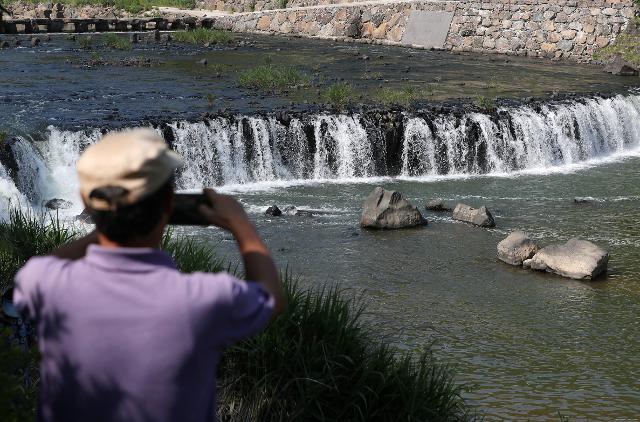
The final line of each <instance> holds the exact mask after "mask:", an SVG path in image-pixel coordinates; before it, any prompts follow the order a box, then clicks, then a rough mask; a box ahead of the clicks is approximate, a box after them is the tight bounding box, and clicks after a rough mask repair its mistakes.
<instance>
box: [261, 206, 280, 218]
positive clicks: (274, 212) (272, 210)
mask: <svg viewBox="0 0 640 422" xmlns="http://www.w3.org/2000/svg"><path fill="white" fill-rule="evenodd" d="M264 213H265V215H270V216H272V217H279V216H281V215H282V211H281V210H280V208H278V206H277V205H272V206H270V207H269V208H267V210H266V211H265V212H264Z"/></svg>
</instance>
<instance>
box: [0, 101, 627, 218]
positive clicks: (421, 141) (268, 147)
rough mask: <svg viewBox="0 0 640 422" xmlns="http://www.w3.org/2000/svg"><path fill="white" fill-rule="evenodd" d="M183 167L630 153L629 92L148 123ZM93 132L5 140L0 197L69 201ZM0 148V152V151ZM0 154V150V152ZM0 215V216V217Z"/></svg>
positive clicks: (322, 174)
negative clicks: (451, 109)
mask: <svg viewBox="0 0 640 422" xmlns="http://www.w3.org/2000/svg"><path fill="white" fill-rule="evenodd" d="M156 129H157V130H158V131H159V133H162V134H163V135H164V136H165V138H166V139H167V141H168V142H169V143H170V145H171V147H172V148H173V149H175V150H176V151H177V152H178V153H180V154H181V155H182V156H183V157H184V158H185V161H186V163H187V165H186V167H185V168H184V169H182V170H181V172H180V173H179V175H178V178H177V186H178V188H179V189H197V188H199V187H202V186H221V185H238V184H250V183H256V182H265V183H272V182H275V181H293V180H317V181H326V180H353V179H366V178H369V177H374V176H401V177H418V178H424V177H431V176H440V175H465V176H468V175H471V176H473V175H482V174H502V175H503V174H510V173H514V172H519V171H537V170H542V171H553V170H554V169H557V168H563V167H564V166H570V165H574V164H579V163H583V162H586V161H589V162H592V163H593V162H597V161H598V160H602V159H608V158H610V157H616V156H621V155H625V154H631V153H635V152H636V151H638V149H640V95H638V94H637V93H635V94H628V95H617V96H614V97H611V98H584V99H578V100H571V101H564V102H557V103H546V104H538V105H521V106H517V107H505V108H499V109H498V110H494V111H493V112H491V113H479V112H469V113H463V114H459V113H457V114H456V113H447V112H440V113H433V112H427V111H425V112H417V113H411V114H410V113H406V112H405V113H403V112H397V111H394V112H387V113H380V112H361V113H359V114H353V115H347V114H337V115H329V114H316V115H314V114H297V115H294V116H292V117H289V118H283V117H282V116H280V117H279V118H277V117H275V116H261V115H254V116H242V115H238V116H231V117H216V118H211V119H207V120H204V121H200V122H181V121H178V122H173V123H169V124H166V125H160V126H158V127H157V128H156ZM100 135H101V132H100V131H98V130H88V131H79V132H74V131H64V130H60V129H57V128H55V127H50V128H49V129H48V133H47V134H46V136H45V138H46V139H44V140H39V141H37V140H33V139H28V138H17V139H16V140H15V142H13V143H11V145H10V146H9V148H10V151H11V156H12V159H13V161H14V166H13V167H15V168H12V167H11V165H9V164H10V163H6V162H4V163H3V162H2V160H5V161H6V160H7V158H6V154H4V155H2V154H0V164H2V167H0V197H1V199H0V200H2V201H4V202H2V205H3V209H5V208H6V206H4V204H5V203H6V201H7V200H8V199H9V198H14V199H15V201H18V202H24V201H27V202H29V203H31V204H33V205H41V204H42V202H43V201H46V200H48V199H51V198H64V199H67V200H72V201H74V203H75V204H76V206H75V207H74V211H79V209H80V208H81V206H80V203H79V198H77V193H76V192H77V189H78V186H77V181H76V176H75V162H76V160H77V159H78V157H79V155H80V153H81V151H82V150H84V149H85V148H86V147H87V146H88V145H90V144H92V143H94V142H95V141H96V140H97V139H98V138H99V137H100ZM5 149H6V148H5ZM2 157H4V158H2ZM0 217H1V216H0Z"/></svg>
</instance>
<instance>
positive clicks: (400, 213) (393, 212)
mask: <svg viewBox="0 0 640 422" xmlns="http://www.w3.org/2000/svg"><path fill="white" fill-rule="evenodd" d="M426 224H427V220H425V218H424V217H423V216H422V214H420V211H419V210H418V208H417V207H415V206H413V205H411V204H410V203H409V202H408V201H407V200H406V199H405V198H404V197H403V196H402V194H401V193H400V192H396V191H392V190H385V189H383V188H381V187H379V186H378V187H377V188H375V189H374V190H373V191H372V192H371V193H370V194H369V196H367V198H366V199H365V201H364V206H363V211H362V218H361V220H360V225H361V226H362V227H366V228H375V229H400V228H405V227H415V226H422V225H426Z"/></svg>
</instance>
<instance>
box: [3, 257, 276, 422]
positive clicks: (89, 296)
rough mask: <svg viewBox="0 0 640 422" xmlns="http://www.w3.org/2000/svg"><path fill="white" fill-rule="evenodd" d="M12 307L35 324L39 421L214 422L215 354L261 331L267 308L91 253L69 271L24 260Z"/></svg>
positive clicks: (234, 287)
mask: <svg viewBox="0 0 640 422" xmlns="http://www.w3.org/2000/svg"><path fill="white" fill-rule="evenodd" d="M13 300H14V303H15V305H16V307H17V308H18V309H19V310H20V311H21V312H22V313H23V315H25V316H28V317H30V318H32V319H33V320H34V321H35V323H36V328H37V333H38V340H39V347H40V352H41V355H42V361H41V365H40V373H41V385H40V403H39V412H38V413H39V420H44V421H154V422H162V421H214V420H215V419H216V416H215V415H216V400H215V392H216V366H217V363H218V360H219V358H220V353H221V351H222V349H223V348H224V347H225V346H228V345H230V344H231V343H233V342H235V341H238V340H240V339H243V338H245V337H247V336H251V335H252V334H255V333H257V332H259V331H260V330H261V329H262V328H264V327H265V326H266V325H267V323H268V321H269V319H270V317H271V315H272V312H273V306H274V302H273V298H272V297H271V296H270V295H268V294H267V293H266V292H265V291H264V290H263V289H262V288H261V287H260V286H259V285H257V284H255V283H247V282H244V281H242V280H239V279H237V278H235V277H232V276H231V275H229V274H226V273H219V274H206V273H194V274H182V273H180V272H178V270H177V269H176V267H175V264H174V263H173V261H172V260H171V258H170V257H169V256H168V255H166V254H165V253H163V252H161V251H158V250H155V249H145V248H118V249H107V248H102V247H99V246H90V247H89V249H88V251H87V255H86V257H85V258H83V259H80V260H77V261H69V260H62V259H58V258H54V257H51V256H45V257H36V258H32V259H31V260H29V262H27V264H26V265H25V266H24V267H23V268H22V269H21V270H20V272H19V273H18V274H17V276H16V288H15V293H14V297H13Z"/></svg>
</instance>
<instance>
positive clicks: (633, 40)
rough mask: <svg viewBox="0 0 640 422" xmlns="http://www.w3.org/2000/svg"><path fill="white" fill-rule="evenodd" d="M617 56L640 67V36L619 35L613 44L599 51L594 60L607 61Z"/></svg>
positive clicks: (594, 55)
mask: <svg viewBox="0 0 640 422" xmlns="http://www.w3.org/2000/svg"><path fill="white" fill-rule="evenodd" d="M616 56H621V57H622V58H623V59H624V60H626V61H627V62H629V63H631V64H632V65H635V66H640V35H634V34H620V35H618V37H617V38H616V40H615V42H614V43H613V44H611V45H608V46H606V47H604V48H600V49H598V50H597V51H596V52H595V53H594V54H593V59H594V60H597V61H607V60H610V59H612V58H614V57H616Z"/></svg>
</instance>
